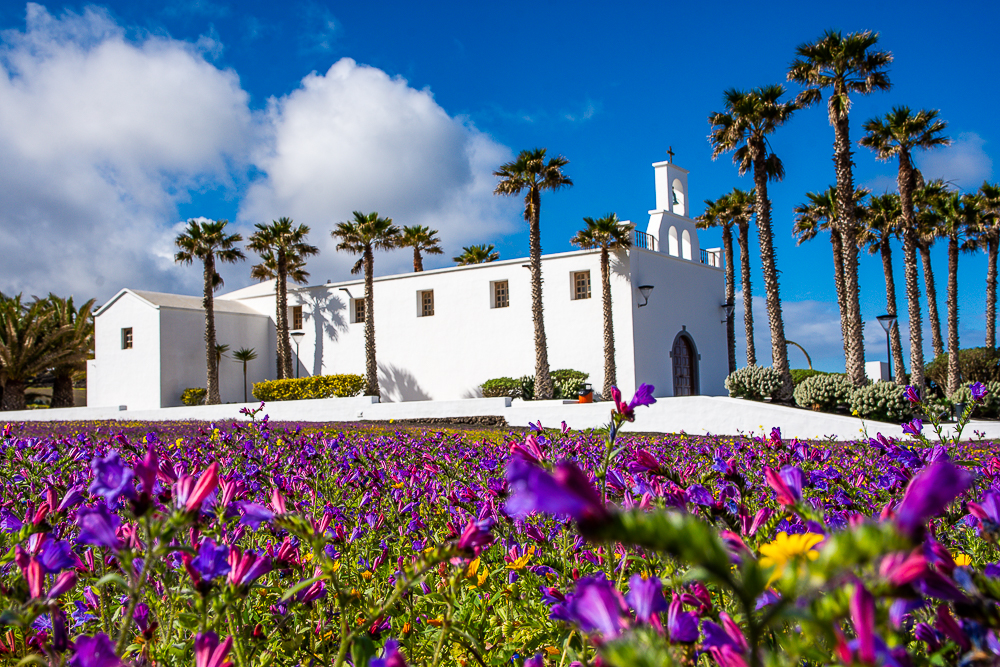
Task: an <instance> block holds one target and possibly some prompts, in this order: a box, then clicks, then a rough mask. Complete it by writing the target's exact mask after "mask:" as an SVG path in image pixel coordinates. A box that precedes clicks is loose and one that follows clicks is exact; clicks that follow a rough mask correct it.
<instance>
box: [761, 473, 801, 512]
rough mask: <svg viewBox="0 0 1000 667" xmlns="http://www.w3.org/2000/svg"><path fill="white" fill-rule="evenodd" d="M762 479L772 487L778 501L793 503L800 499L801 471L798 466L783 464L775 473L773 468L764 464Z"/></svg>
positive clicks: (787, 503)
mask: <svg viewBox="0 0 1000 667" xmlns="http://www.w3.org/2000/svg"><path fill="white" fill-rule="evenodd" d="M764 479H766V480H767V484H768V486H770V487H771V488H772V489H774V493H775V495H776V496H777V500H778V503H780V504H782V505H794V504H795V503H797V502H799V501H800V500H802V471H801V470H799V469H798V468H793V467H791V466H785V467H784V468H782V469H781V472H780V473H775V472H774V469H772V468H770V467H768V466H765V467H764Z"/></svg>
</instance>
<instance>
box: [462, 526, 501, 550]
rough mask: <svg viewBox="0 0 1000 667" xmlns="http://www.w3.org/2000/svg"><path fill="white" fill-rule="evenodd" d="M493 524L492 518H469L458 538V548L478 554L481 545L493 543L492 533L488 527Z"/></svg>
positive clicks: (486, 545)
mask: <svg viewBox="0 0 1000 667" xmlns="http://www.w3.org/2000/svg"><path fill="white" fill-rule="evenodd" d="M492 526H493V519H486V520H484V521H474V520H472V519H470V520H469V523H468V525H467V526H466V527H465V530H463V531H462V535H461V537H459V538H458V550H459V551H464V552H469V553H475V554H478V553H479V552H480V551H482V550H483V547H488V546H489V545H491V544H493V535H491V534H490V528H491V527H492Z"/></svg>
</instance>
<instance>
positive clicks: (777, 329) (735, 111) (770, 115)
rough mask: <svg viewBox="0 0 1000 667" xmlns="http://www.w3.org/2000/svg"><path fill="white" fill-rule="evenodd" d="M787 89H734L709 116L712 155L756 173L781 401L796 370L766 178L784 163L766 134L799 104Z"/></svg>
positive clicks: (779, 172)
mask: <svg viewBox="0 0 1000 667" xmlns="http://www.w3.org/2000/svg"><path fill="white" fill-rule="evenodd" d="M784 92H785V89H784V88H783V87H782V86H781V85H777V84H776V85H771V86H764V87H761V88H754V89H752V90H750V91H742V90H736V89H735V88H731V89H729V90H727V91H726V92H725V94H724V103H725V107H726V110H725V111H724V112H715V113H712V114H711V115H710V116H709V117H708V121H709V123H710V124H711V125H712V132H711V134H710V135H709V141H711V142H712V157H713V159H714V158H717V157H719V156H720V155H722V154H723V153H727V152H729V151H733V162H734V163H735V164H736V165H737V167H738V168H739V173H740V175H743V174H746V173H748V172H751V171H752V172H753V180H754V187H755V190H756V197H755V198H754V200H755V204H756V213H757V237H758V241H759V242H760V256H761V264H762V265H763V270H764V291H765V295H766V302H767V318H768V323H769V324H770V328H771V358H772V360H773V361H772V364H773V366H774V368H775V370H777V371H778V372H779V373H781V377H782V386H781V387H780V388H779V389H778V390H777V391H776V392H775V394H774V396H773V397H774V398H775V399H776V400H778V401H785V402H787V401H789V400H791V397H792V387H793V385H792V374H791V372H790V371H789V369H788V345H787V343H786V342H785V325H784V322H783V320H782V317H781V298H780V296H779V290H778V269H777V266H776V265H775V254H774V238H773V233H772V231H771V200H770V199H768V196H767V182H768V181H770V180H775V181H780V180H781V179H782V178H783V177H784V175H785V168H784V166H783V165H782V164H781V160H780V159H779V158H778V156H777V155H776V154H775V153H774V152H769V151H768V143H767V136H768V135H769V134H771V133H773V132H774V131H775V130H776V129H778V127H780V126H781V125H783V124H784V123H785V122H787V121H788V119H789V118H790V117H791V115H792V113H793V112H794V111H795V110H796V109H798V105H797V104H796V103H795V102H782V101H781V96H782V95H783V94H784Z"/></svg>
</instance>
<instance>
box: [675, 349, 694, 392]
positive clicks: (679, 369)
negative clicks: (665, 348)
mask: <svg viewBox="0 0 1000 667" xmlns="http://www.w3.org/2000/svg"><path fill="white" fill-rule="evenodd" d="M670 357H671V358H672V359H673V362H674V363H673V365H674V396H693V395H694V394H696V393H697V388H696V386H695V375H694V364H695V358H696V356H695V352H694V349H693V348H692V345H691V342H690V341H689V340H688V339H687V336H678V337H677V338H676V339H675V340H674V349H673V350H672V351H671V354H670Z"/></svg>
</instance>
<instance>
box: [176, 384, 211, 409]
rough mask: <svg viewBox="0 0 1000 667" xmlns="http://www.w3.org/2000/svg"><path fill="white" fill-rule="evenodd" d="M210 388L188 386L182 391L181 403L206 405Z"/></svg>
mask: <svg viewBox="0 0 1000 667" xmlns="http://www.w3.org/2000/svg"><path fill="white" fill-rule="evenodd" d="M206 396H208V389H205V388H204V387H188V388H187V389H185V390H184V391H183V392H182V393H181V403H183V404H184V405H204V404H205V397H206Z"/></svg>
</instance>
